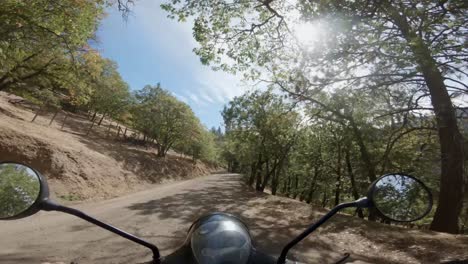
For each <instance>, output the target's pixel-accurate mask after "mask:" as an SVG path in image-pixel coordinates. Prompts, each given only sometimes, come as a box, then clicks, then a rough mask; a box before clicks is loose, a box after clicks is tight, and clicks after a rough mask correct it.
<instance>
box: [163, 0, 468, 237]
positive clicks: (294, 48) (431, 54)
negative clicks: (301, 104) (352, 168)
mask: <svg viewBox="0 0 468 264" xmlns="http://www.w3.org/2000/svg"><path fill="white" fill-rule="evenodd" d="M162 7H163V8H164V9H165V10H167V11H169V12H170V16H172V17H177V18H178V19H179V20H185V19H186V17H188V16H192V15H195V16H196V18H195V23H194V36H195V39H196V40H197V41H198V42H199V44H200V47H199V48H198V49H196V50H195V52H196V53H197V54H198V55H199V56H200V59H201V61H202V62H203V63H206V64H209V63H213V64H214V65H215V68H217V69H223V70H229V71H238V70H241V71H244V72H247V75H248V76H250V77H251V78H256V77H258V76H259V75H265V74H264V71H265V70H266V71H267V72H268V74H266V76H267V77H266V78H267V79H270V80H271V79H274V80H275V81H278V79H280V80H282V81H284V82H287V83H288V86H284V85H283V86H282V88H283V89H284V88H287V89H285V91H287V92H289V93H290V94H294V95H297V96H298V98H299V99H308V101H309V102H313V103H314V104H317V103H319V101H317V100H316V97H315V96H316V93H317V91H321V90H323V89H341V88H343V87H350V86H351V87H354V88H355V89H358V88H359V89H366V90H375V89H382V88H383V87H384V88H385V87H387V86H389V85H390V86H391V85H398V87H400V88H401V89H407V88H410V89H417V90H418V95H417V97H419V99H418V100H416V101H418V102H421V101H424V99H422V100H421V98H430V101H431V104H432V108H433V111H434V115H435V117H436V121H437V127H438V135H439V144H440V154H441V177H440V199H439V200H438V206H437V210H436V214H435V217H434V221H433V223H432V226H431V229H433V230H437V231H444V232H450V233H456V232H458V217H459V215H460V211H461V208H462V199H463V170H464V168H463V166H464V165H463V161H464V152H463V149H462V146H463V137H462V135H461V134H460V132H459V129H458V126H457V122H456V117H455V113H454V107H453V105H452V101H451V96H457V95H460V94H461V93H465V94H466V91H467V86H466V85H465V84H464V82H463V78H466V77H467V74H466V69H467V64H466V61H467V57H468V55H467V54H468V53H467V47H466V45H464V41H465V40H464V36H465V35H466V33H467V17H468V16H467V9H466V5H465V3H464V2H463V1H460V0H455V1H442V2H432V1H425V0H420V1H398V2H394V1H387V0H386V1H378V2H373V1H366V2H362V1H297V2H295V1H292V2H291V1H271V0H268V1H259V2H250V1H238V2H232V3H231V2H225V1H221V2H220V1H213V0H204V1H196V2H193V1H177V0H172V1H168V3H166V4H163V5H162ZM299 16H300V19H298V17H299ZM298 20H302V23H304V21H305V24H306V25H309V26H312V28H313V27H315V29H320V27H321V25H322V26H323V27H325V26H326V27H328V28H330V29H332V31H331V32H329V34H328V35H329V36H328V37H323V38H320V39H316V40H314V41H313V42H314V43H313V44H314V45H304V43H300V42H297V41H296V40H297V35H295V34H294V29H293V27H294V23H295V22H297V21H298ZM307 44H311V43H307ZM259 69H263V70H259ZM272 76H273V77H272ZM426 101H427V99H426ZM371 173H372V172H371V171H369V175H371Z"/></svg>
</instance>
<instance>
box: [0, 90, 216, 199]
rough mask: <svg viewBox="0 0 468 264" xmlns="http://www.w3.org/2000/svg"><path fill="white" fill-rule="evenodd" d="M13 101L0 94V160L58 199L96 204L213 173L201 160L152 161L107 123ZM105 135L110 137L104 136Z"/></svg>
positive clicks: (150, 153) (152, 154)
mask: <svg viewBox="0 0 468 264" xmlns="http://www.w3.org/2000/svg"><path fill="white" fill-rule="evenodd" d="M12 98H17V97H14V96H11V95H7V94H6V93H3V92H0V161H17V162H22V163H25V164H28V165H31V166H32V167H34V168H36V169H37V170H39V171H40V172H41V173H42V174H44V176H45V177H46V178H47V180H48V182H49V185H50V186H51V192H52V195H53V196H55V198H59V199H62V200H68V201H71V200H96V199H104V198H110V197H115V196H119V195H122V194H125V193H129V192H133V191H136V190H141V189H144V188H147V187H149V186H150V185H151V184H154V183H161V182H166V181H171V180H178V179H186V178H192V177H196V176H200V175H206V174H209V173H211V172H213V171H215V170H216V168H213V167H211V166H208V165H206V164H204V163H202V162H197V163H193V162H192V161H191V160H190V159H187V158H184V157H182V156H180V155H178V154H175V153H173V154H172V155H169V156H168V157H166V158H158V157H157V156H156V152H155V150H154V149H153V148H145V147H141V146H135V145H132V144H130V143H126V142H125V141H123V140H121V139H117V137H115V136H112V135H113V134H112V133H115V134H116V133H117V132H116V131H114V129H112V130H109V129H108V125H109V123H107V122H103V125H102V126H99V127H98V126H95V127H94V128H93V131H92V133H90V135H88V136H86V132H87V129H88V127H89V126H90V125H91V123H90V122H89V121H88V120H87V118H86V117H84V116H80V115H73V114H70V115H69V116H68V118H67V120H66V122H65V126H64V127H63V128H61V127H62V124H63V120H65V114H64V113H60V114H58V115H57V117H56V119H55V121H54V122H53V123H52V124H51V125H50V126H49V122H50V120H51V118H52V113H48V114H45V113H43V114H42V115H40V116H39V117H38V118H37V119H36V120H35V122H34V123H31V122H30V121H31V120H32V118H33V116H34V113H33V111H31V109H30V108H34V106H29V107H27V105H25V104H22V103H11V102H9V100H10V101H11V99H12ZM109 131H110V133H109Z"/></svg>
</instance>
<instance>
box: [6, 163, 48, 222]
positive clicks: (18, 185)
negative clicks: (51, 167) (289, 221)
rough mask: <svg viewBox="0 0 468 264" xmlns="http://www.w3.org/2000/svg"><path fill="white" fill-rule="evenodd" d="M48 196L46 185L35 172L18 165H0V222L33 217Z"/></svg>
mask: <svg viewBox="0 0 468 264" xmlns="http://www.w3.org/2000/svg"><path fill="white" fill-rule="evenodd" d="M48 196H49V191H48V187H47V183H46V182H45V180H44V179H43V178H42V176H41V175H40V174H39V173H38V172H37V171H36V170H34V169H33V168H30V167H28V166H26V165H24V164H20V163H14V162H2V163H0V220H13V219H19V218H24V217H27V216H30V215H33V214H35V213H37V212H38V211H39V210H41V208H40V203H41V201H43V200H45V199H47V198H48Z"/></svg>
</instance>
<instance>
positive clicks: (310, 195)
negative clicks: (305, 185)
mask: <svg viewBox="0 0 468 264" xmlns="http://www.w3.org/2000/svg"><path fill="white" fill-rule="evenodd" d="M318 175H319V168H318V166H314V177H313V178H312V181H311V182H310V185H309V192H308V193H307V198H306V203H311V202H312V198H313V197H314V192H315V187H316V186H317V178H318Z"/></svg>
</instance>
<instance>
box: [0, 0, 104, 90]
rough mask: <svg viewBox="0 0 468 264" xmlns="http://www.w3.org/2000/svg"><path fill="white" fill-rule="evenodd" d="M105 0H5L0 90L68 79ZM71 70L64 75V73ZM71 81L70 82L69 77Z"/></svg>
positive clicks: (0, 18) (0, 35)
mask: <svg viewBox="0 0 468 264" xmlns="http://www.w3.org/2000/svg"><path fill="white" fill-rule="evenodd" d="M102 4H103V2H102V1H99V0H98V1H83V0H78V1H76V0H66V1H60V2H57V1H49V0H32V1H23V0H19V1H18V0H6V1H2V3H1V4H0V23H1V24H2V28H1V29H0V58H1V59H0V90H4V89H6V88H9V89H13V90H16V89H19V88H21V87H25V86H27V84H34V83H37V82H38V80H41V81H44V80H49V81H50V82H57V80H62V81H63V82H66V81H67V79H66V77H69V76H68V75H69V73H73V72H74V71H73V70H74V69H73V68H70V67H63V66H64V65H63V62H64V59H65V61H66V63H65V64H70V63H71V64H75V63H77V57H78V56H79V53H80V52H82V50H83V48H84V47H85V46H86V44H87V41H88V40H89V39H90V38H92V37H93V36H94V32H95V31H96V28H97V26H98V24H99V20H100V18H101V17H102V14H103V6H102ZM64 69H67V72H66V73H67V74H66V75H61V74H59V73H63V70H64ZM68 81H70V80H68Z"/></svg>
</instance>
